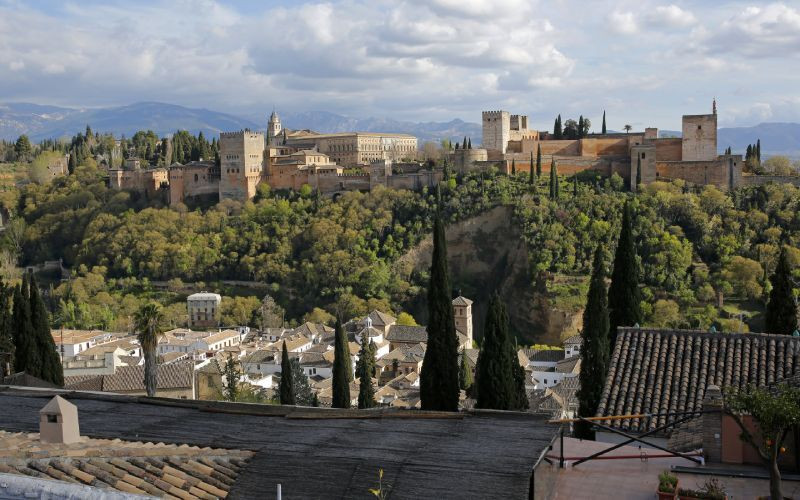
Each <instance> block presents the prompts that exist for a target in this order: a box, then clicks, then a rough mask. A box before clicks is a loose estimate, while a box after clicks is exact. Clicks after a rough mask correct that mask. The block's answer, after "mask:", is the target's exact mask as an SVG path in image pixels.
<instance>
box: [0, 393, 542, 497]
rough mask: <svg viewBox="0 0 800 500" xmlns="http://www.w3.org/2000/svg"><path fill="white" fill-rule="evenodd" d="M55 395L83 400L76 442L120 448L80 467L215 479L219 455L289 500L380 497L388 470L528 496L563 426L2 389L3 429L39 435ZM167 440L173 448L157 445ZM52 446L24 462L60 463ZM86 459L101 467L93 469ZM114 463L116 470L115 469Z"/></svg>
mask: <svg viewBox="0 0 800 500" xmlns="http://www.w3.org/2000/svg"><path fill="white" fill-rule="evenodd" d="M54 394H60V395H61V396H62V397H64V398H65V399H67V400H68V401H69V402H71V403H73V404H75V405H77V407H78V413H79V418H80V432H81V435H82V436H90V437H91V438H93V439H92V440H90V441H88V443H89V444H86V443H84V442H83V441H81V442H80V443H74V444H71V445H68V446H69V447H70V448H72V447H76V448H75V449H76V450H80V449H81V448H80V447H81V446H84V448H83V449H88V450H91V449H95V450H97V449H98V448H104V449H108V451H109V453H108V454H110V455H113V454H114V453H119V454H120V456H110V457H105V458H103V457H99V456H97V457H96V456H88V457H87V456H83V457H80V456H77V457H69V460H70V465H71V466H72V467H74V470H77V471H80V472H81V473H84V474H90V475H92V476H94V477H95V478H96V479H95V480H99V481H103V482H105V481H106V480H108V481H113V480H114V479H112V477H111V476H113V477H114V478H117V477H118V476H119V474H120V473H121V471H122V470H125V467H128V466H131V465H132V466H134V467H137V468H138V469H133V468H131V470H132V471H133V472H136V474H134V473H132V472H131V471H128V473H129V474H130V475H131V476H132V477H133V478H140V479H141V478H142V477H144V478H147V477H157V476H158V472H157V470H160V471H161V472H162V474H164V476H163V477H161V478H159V479H161V480H163V481H164V483H169V484H171V485H172V486H176V485H175V484H173V483H174V482H175V479H173V477H174V478H177V480H184V481H187V484H188V481H189V480H187V479H186V478H184V477H181V475H180V474H178V473H177V472H174V471H181V472H183V473H185V474H186V475H187V476H191V477H194V478H196V479H198V480H200V479H201V478H202V477H209V476H200V477H198V475H199V474H200V472H198V470H194V471H193V469H192V467H194V468H195V469H198V466H197V465H196V464H195V463H194V462H196V463H198V464H200V465H205V466H207V467H211V468H213V465H210V464H209V463H208V461H209V460H211V461H212V462H213V463H216V464H217V465H221V464H219V462H218V461H217V460H219V461H222V462H223V463H225V461H226V460H227V463H229V464H231V467H226V468H228V469H230V470H231V471H235V472H236V473H237V474H236V476H235V478H233V477H231V476H230V475H228V474H223V475H227V476H228V477H229V478H231V479H233V481H232V483H231V484H226V485H227V486H229V492H228V496H227V498H263V497H269V496H270V495H274V492H275V491H276V485H277V484H278V483H280V484H281V485H282V491H283V498H284V499H288V500H291V499H301V498H302V499H306V498H370V494H369V492H368V490H369V489H370V488H374V487H375V485H376V484H377V480H378V470H379V469H380V468H382V469H383V470H384V484H388V485H390V486H391V491H392V493H391V497H392V498H439V499H446V498H481V499H491V498H527V497H528V493H529V485H530V477H531V468H532V466H533V464H534V463H535V461H536V459H537V458H538V456H539V455H540V453H541V452H542V450H543V449H544V448H545V447H546V446H547V445H548V444H549V442H550V439H551V438H552V436H553V435H554V433H555V431H556V430H555V428H554V427H553V426H550V425H547V424H546V423H545V421H544V419H543V418H542V417H537V416H535V415H531V414H524V413H515V412H493V411H471V412H460V413H437V412H420V411H414V410H398V409H393V408H385V409H379V410H363V411H362V410H331V409H324V408H301V407H297V408H295V407H287V406H270V405H251V404H243V403H221V402H211V401H190V400H172V399H160V398H155V399H149V398H142V397H136V396H123V395H112V394H98V393H87V392H70V391H54V390H49V389H26V388H9V387H0V408H2V409H3V410H2V411H0V429H2V430H4V431H6V434H3V436H5V437H6V438H7V439H18V440H21V442H25V440H26V439H28V440H29V439H33V435H29V434H27V433H34V432H36V431H38V429H39V427H38V426H39V410H40V409H41V408H42V407H43V406H45V404H47V402H48V401H49V400H50V399H51V398H52V396H53V395H54ZM16 433H23V434H16ZM115 439H118V440H119V441H114V440H115ZM98 440H106V441H98ZM125 441H128V442H132V443H131V444H130V445H126V444H123V442H125ZM91 443H106V445H104V446H102V447H97V446H94V445H93V444H91ZM145 443H153V444H152V445H147V444H145ZM158 443H164V445H158ZM61 446H64V445H61ZM86 446H88V448H86ZM193 447H197V448H193ZM33 448H35V446H33ZM158 448H162V449H164V450H165V451H168V452H169V454H160V452H157V451H151V450H157V449H158ZM29 451H32V450H29ZM40 451H44V450H40ZM52 452H53V450H49V451H47V452H45V454H44V455H43V456H41V457H39V458H33V457H27V456H25V457H22V459H21V461H22V462H25V461H26V460H27V462H30V461H32V460H35V461H37V463H38V461H41V462H42V463H43V466H44V464H47V465H49V464H50V462H51V461H52V460H54V458H52V457H51V455H48V453H49V454H52ZM247 452H252V457H251V458H249V459H248V456H247ZM137 453H139V454H140V455H137ZM148 453H153V454H154V455H152V456H150V455H148ZM198 454H199V455H198ZM106 459H107V460H106ZM3 460H7V457H6V458H3ZM204 460H205V461H204ZM84 462H85V463H86V464H88V466H91V468H90V467H88V466H86V465H84V467H85V469H86V470H83V469H81V467H80V464H82V463H84ZM105 462H109V463H110V465H111V466H113V467H114V469H111V468H108V469H103V467H101V466H100V465H99V464H101V463H105ZM222 466H224V465H222ZM23 467H27V468H28V469H30V470H32V471H35V472H36V473H41V472H40V471H36V470H35V469H32V468H31V467H29V466H27V465H23ZM148 467H152V469H150V470H148ZM53 469H56V468H55V467H53ZM117 469H118V470H117ZM45 470H48V469H46V468H45ZM69 470H70V471H72V470H73V469H69ZM203 470H205V471H206V472H209V471H208V469H200V471H203ZM87 471H89V472H87ZM98 471H102V472H107V474H109V475H108V476H103V475H100V474H99V473H98V474H95V472H98ZM142 471H145V472H146V473H149V474H151V476H147V475H144V476H143V475H142ZM22 472H23V473H24V472H25V471H22ZM60 472H63V473H64V474H65V475H67V474H68V473H66V472H64V471H60ZM190 472H194V473H195V474H192V473H190ZM53 474H56V475H57V474H58V472H53ZM196 474H197V475H196ZM103 477H106V479H103ZM210 477H212V478H213V477H214V476H213V475H211V476H210ZM97 478H99V479H97ZM167 479H169V481H168V480H167ZM79 481H80V479H79ZM132 481H135V479H132ZM170 481H172V483H171V482H170ZM125 482H126V483H128V481H125ZM204 482H205V481H204ZM84 484H86V483H85V482H84ZM128 484H131V485H132V486H134V487H138V488H139V489H140V490H143V491H146V490H144V489H143V488H142V487H139V486H136V485H135V484H133V483H132V482H131V483H128ZM140 484H141V483H140ZM159 484H161V483H159ZM207 484H210V485H212V486H214V484H212V483H210V482H209V483H207ZM122 486H123V487H127V486H126V485H122ZM156 486H157V485H156ZM163 486H165V487H166V484H163ZM189 486H192V485H189ZM195 486H196V487H197V488H199V490H202V489H203V488H201V487H200V486H198V485H195ZM176 487H177V486H176ZM199 490H195V492H199ZM204 491H205V490H204ZM186 495H189V493H186ZM176 496H178V495H176ZM198 496H199V495H198ZM184 498H190V497H189V496H184Z"/></svg>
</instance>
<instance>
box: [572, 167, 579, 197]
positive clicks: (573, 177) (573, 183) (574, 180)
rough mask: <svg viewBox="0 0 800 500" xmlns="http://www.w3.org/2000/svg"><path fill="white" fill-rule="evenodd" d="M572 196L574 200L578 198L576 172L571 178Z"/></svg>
mask: <svg viewBox="0 0 800 500" xmlns="http://www.w3.org/2000/svg"><path fill="white" fill-rule="evenodd" d="M572 196H574V197H575V198H577V197H578V174H577V172H576V173H575V175H573V176H572Z"/></svg>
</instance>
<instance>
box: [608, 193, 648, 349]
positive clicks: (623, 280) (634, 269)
mask: <svg viewBox="0 0 800 500" xmlns="http://www.w3.org/2000/svg"><path fill="white" fill-rule="evenodd" d="M640 293H641V292H640V291H639V269H638V266H637V264H636V243H635V242H634V240H633V215H632V209H631V206H630V203H628V202H626V203H625V208H624V209H623V211H622V225H621V227H620V232H619V239H618V240H617V250H616V253H615V254H614V268H613V270H612V271H611V286H610V287H609V289H608V308H609V320H610V323H611V326H610V330H609V341H610V343H609V349H610V350H613V349H614V344H615V342H616V341H617V327H620V326H633V325H636V324H640V323H641V322H642V306H641V298H640V296H641V295H640Z"/></svg>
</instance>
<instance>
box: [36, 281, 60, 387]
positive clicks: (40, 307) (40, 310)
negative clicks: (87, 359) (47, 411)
mask: <svg viewBox="0 0 800 500" xmlns="http://www.w3.org/2000/svg"><path fill="white" fill-rule="evenodd" d="M28 287H29V290H30V292H29V294H30V299H29V303H30V309H31V331H32V333H33V338H34V345H35V348H36V353H37V355H38V357H39V366H40V367H41V369H40V372H39V375H37V376H38V377H39V378H41V379H42V380H46V381H48V382H50V383H52V384H55V385H57V386H59V387H63V386H64V370H63V368H62V366H61V357H60V356H59V354H58V351H56V343H55V342H54V341H53V335H52V334H51V333H50V318H49V317H48V315H47V310H46V309H45V305H44V301H42V297H41V295H40V294H39V286H38V285H37V284H36V278H34V276H33V274H32V273H30V277H29V278H28Z"/></svg>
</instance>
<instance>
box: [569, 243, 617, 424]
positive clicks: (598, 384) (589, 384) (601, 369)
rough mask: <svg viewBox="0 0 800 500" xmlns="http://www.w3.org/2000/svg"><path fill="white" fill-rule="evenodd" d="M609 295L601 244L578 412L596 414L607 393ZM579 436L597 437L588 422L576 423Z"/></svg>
mask: <svg viewBox="0 0 800 500" xmlns="http://www.w3.org/2000/svg"><path fill="white" fill-rule="evenodd" d="M608 329H609V319H608V295H607V292H606V268H605V264H604V263H603V250H602V247H601V246H600V245H598V246H597V249H596V250H595V252H594V262H593V263H592V278H591V281H590V282H589V293H588V295H587V297H586V309H585V310H584V312H583V330H582V331H581V338H582V340H583V345H582V346H581V373H580V375H579V377H580V389H579V390H578V394H577V396H578V402H579V407H578V416H581V417H593V416H594V415H595V413H596V412H597V406H598V405H599V404H600V398H601V397H602V395H603V386H604V385H605V381H606V373H607V371H608V359H609V349H608ZM575 437H578V438H581V439H594V432H593V431H592V430H591V425H589V424H586V423H584V422H577V423H576V424H575Z"/></svg>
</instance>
